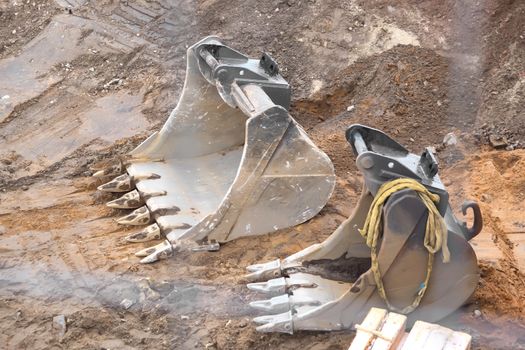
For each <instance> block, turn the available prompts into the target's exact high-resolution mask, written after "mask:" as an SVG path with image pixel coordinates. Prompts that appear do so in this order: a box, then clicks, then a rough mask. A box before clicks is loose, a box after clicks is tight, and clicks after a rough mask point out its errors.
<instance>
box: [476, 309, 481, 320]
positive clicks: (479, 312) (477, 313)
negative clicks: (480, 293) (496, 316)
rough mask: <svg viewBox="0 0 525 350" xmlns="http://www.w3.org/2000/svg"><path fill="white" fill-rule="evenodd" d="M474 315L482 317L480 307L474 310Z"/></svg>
mask: <svg viewBox="0 0 525 350" xmlns="http://www.w3.org/2000/svg"><path fill="white" fill-rule="evenodd" d="M474 317H478V318H479V317H481V311H479V310H478V309H476V310H474Z"/></svg>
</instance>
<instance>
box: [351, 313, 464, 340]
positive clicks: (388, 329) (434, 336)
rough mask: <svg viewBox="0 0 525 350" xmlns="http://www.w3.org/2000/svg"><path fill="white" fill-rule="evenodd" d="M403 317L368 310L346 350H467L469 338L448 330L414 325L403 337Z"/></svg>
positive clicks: (421, 323)
mask: <svg viewBox="0 0 525 350" xmlns="http://www.w3.org/2000/svg"><path fill="white" fill-rule="evenodd" d="M406 320H407V318H406V316H404V315H400V314H396V313H394V312H390V313H389V312H387V311H386V310H384V309H379V308H372V309H370V311H369V313H368V315H367V316H366V318H365V319H364V321H363V322H362V324H360V325H356V329H357V334H356V336H355V338H354V341H353V342H352V344H351V345H350V348H349V349H348V350H421V349H425V350H470V344H471V339H472V338H471V336H470V335H468V334H466V333H462V332H455V331H453V330H451V329H449V328H446V327H443V326H440V325H437V324H433V323H428V322H423V321H417V322H416V323H415V324H414V327H412V329H411V331H410V333H405V327H406Z"/></svg>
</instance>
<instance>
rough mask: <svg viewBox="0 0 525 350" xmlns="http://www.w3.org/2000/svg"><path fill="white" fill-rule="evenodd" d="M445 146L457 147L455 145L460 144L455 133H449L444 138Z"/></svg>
mask: <svg viewBox="0 0 525 350" xmlns="http://www.w3.org/2000/svg"><path fill="white" fill-rule="evenodd" d="M443 144H444V145H445V146H455V145H457V144H458V139H457V137H456V135H455V134H454V133H453V132H449V133H448V134H446V135H445V137H444V138H443Z"/></svg>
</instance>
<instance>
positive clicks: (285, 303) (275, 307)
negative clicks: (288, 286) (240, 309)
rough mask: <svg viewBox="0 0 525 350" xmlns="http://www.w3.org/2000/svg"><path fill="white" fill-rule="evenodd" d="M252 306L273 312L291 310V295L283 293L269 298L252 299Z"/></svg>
mask: <svg viewBox="0 0 525 350" xmlns="http://www.w3.org/2000/svg"><path fill="white" fill-rule="evenodd" d="M250 307H252V308H254V309H257V310H262V311H266V312H273V313H278V312H285V311H289V310H290V296H289V295H288V294H283V295H279V296H276V297H273V298H271V299H267V300H257V301H252V302H251V303H250Z"/></svg>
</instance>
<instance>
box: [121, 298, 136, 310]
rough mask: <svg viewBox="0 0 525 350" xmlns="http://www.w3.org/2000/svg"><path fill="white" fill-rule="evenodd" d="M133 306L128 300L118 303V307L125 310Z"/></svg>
mask: <svg viewBox="0 0 525 350" xmlns="http://www.w3.org/2000/svg"><path fill="white" fill-rule="evenodd" d="M133 304H134V303H133V301H132V300H129V299H124V300H122V301H121V302H120V305H121V306H122V307H123V308H124V309H126V310H127V309H129V308H130V307H131V306H132V305H133Z"/></svg>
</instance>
